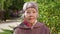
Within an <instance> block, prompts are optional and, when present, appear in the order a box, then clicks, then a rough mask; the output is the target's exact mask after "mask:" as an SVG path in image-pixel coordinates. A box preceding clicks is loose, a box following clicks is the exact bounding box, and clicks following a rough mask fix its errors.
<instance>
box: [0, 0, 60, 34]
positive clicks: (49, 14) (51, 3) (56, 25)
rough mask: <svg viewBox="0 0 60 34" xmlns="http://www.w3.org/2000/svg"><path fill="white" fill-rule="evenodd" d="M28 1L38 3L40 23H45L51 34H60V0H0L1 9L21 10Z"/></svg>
mask: <svg viewBox="0 0 60 34" xmlns="http://www.w3.org/2000/svg"><path fill="white" fill-rule="evenodd" d="M12 1H13V2H12ZM28 1H34V2H37V3H38V8H39V19H38V21H39V22H43V23H45V24H46V25H47V26H48V27H49V29H50V33H51V34H60V33H59V32H60V14H59V13H60V0H0V9H5V10H7V9H8V7H10V6H12V7H14V8H17V9H20V10H21V9H22V6H23V3H24V2H28ZM4 2H5V3H6V4H5V5H4ZM4 7H5V8H4Z"/></svg>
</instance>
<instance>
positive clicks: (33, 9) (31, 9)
mask: <svg viewBox="0 0 60 34" xmlns="http://www.w3.org/2000/svg"><path fill="white" fill-rule="evenodd" d="M26 11H36V9H35V8H27V9H26Z"/></svg>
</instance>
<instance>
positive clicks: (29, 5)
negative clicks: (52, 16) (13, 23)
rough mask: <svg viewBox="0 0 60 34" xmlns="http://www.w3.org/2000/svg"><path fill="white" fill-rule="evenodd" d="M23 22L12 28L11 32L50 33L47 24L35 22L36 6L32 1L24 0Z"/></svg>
mask: <svg viewBox="0 0 60 34" xmlns="http://www.w3.org/2000/svg"><path fill="white" fill-rule="evenodd" d="M23 11H24V19H23V22H22V23H21V24H20V25H19V26H17V27H16V28H15V29H14V33H13V34H50V31H49V29H48V27H47V26H45V25H44V24H43V23H40V22H37V18H38V6H37V3H34V2H26V3H25V4H24V6H23Z"/></svg>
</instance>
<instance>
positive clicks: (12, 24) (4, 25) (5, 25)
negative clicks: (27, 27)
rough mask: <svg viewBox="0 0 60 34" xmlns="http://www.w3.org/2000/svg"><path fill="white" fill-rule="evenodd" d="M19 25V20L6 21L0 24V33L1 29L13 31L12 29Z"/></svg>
mask: <svg viewBox="0 0 60 34" xmlns="http://www.w3.org/2000/svg"><path fill="white" fill-rule="evenodd" d="M20 23H21V20H19V19H12V20H6V22H2V23H0V32H2V29H8V30H13V28H14V27H16V26H17V25H19V24H20Z"/></svg>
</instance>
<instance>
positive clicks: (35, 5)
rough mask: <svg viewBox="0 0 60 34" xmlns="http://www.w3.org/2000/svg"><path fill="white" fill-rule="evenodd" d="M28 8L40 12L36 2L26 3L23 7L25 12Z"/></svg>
mask: <svg viewBox="0 0 60 34" xmlns="http://www.w3.org/2000/svg"><path fill="white" fill-rule="evenodd" d="M27 8H35V9H36V10H37V11H38V5H37V3H35V2H26V3H24V5H23V11H25V10H26V9H27Z"/></svg>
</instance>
